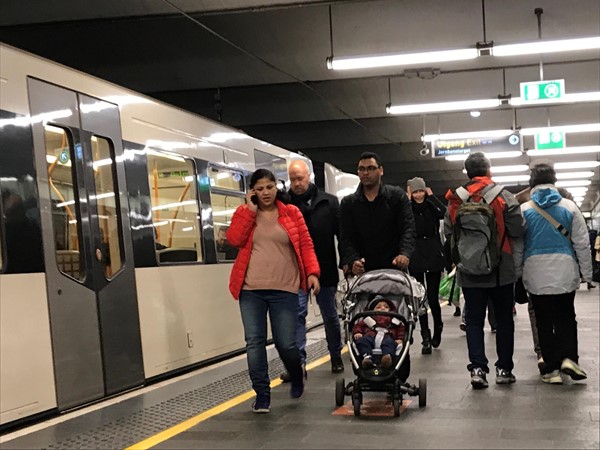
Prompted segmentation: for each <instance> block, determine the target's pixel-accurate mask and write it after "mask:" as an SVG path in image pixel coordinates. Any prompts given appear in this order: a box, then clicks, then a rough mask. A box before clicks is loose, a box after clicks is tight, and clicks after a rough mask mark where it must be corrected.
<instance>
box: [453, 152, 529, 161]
mask: <svg viewBox="0 0 600 450" xmlns="http://www.w3.org/2000/svg"><path fill="white" fill-rule="evenodd" d="M484 153H485V152H484ZM522 154H523V153H521V152H520V151H518V150H512V151H509V152H490V153H485V156H486V157H487V158H488V159H498V158H516V157H518V156H521V155H522ZM468 156H469V154H464V155H450V156H446V161H464V160H465V159H467V157H468Z"/></svg>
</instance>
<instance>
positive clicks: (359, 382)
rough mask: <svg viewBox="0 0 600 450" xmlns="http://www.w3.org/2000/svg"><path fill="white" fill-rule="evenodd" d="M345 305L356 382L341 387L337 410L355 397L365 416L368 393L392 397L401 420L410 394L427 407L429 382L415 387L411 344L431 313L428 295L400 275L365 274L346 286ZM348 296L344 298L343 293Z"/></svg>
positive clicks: (356, 406)
mask: <svg viewBox="0 0 600 450" xmlns="http://www.w3.org/2000/svg"><path fill="white" fill-rule="evenodd" d="M340 289H341V291H340V292H343V293H344V295H343V298H342V299H341V305H342V307H343V316H342V317H343V318H344V332H345V336H346V342H347V343H348V349H349V350H350V351H349V354H350V359H351V361H352V370H353V371H354V373H355V375H356V376H357V378H356V379H355V380H354V381H351V382H350V383H348V384H346V382H345V380H344V379H343V378H338V379H337V381H336V404H337V405H338V406H342V405H343V404H344V397H345V396H346V395H349V396H351V397H352V404H353V406H354V414H355V415H356V416H358V415H360V407H361V404H362V402H363V393H364V392H387V394H388V398H390V399H391V400H392V403H393V407H394V415H395V416H398V415H399V414H400V405H401V404H402V397H403V395H405V394H408V395H414V396H419V406H420V407H423V406H425V405H426V401H427V380H425V379H424V378H421V379H419V385H418V386H415V385H412V384H409V383H407V382H406V380H407V379H408V376H409V374H410V355H409V349H410V343H411V338H412V334H413V331H414V328H415V324H416V322H417V321H418V316H419V315H420V314H423V313H424V312H425V311H427V307H426V302H427V299H426V295H425V289H424V288H423V286H422V285H421V284H419V283H418V282H417V281H416V280H415V279H414V278H413V277H411V276H410V275H408V273H406V272H403V271H400V270H396V269H381V270H373V271H370V272H366V273H364V274H363V275H361V276H360V277H358V278H356V279H354V280H351V281H347V284H346V289H343V285H342V286H340ZM344 291H345V292H344Z"/></svg>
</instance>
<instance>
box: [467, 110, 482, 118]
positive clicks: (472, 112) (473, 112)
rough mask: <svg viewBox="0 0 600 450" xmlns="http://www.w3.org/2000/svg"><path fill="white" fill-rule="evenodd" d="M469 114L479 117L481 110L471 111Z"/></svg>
mask: <svg viewBox="0 0 600 450" xmlns="http://www.w3.org/2000/svg"><path fill="white" fill-rule="evenodd" d="M469 114H471V117H479V116H481V112H480V111H471V112H470V113H469Z"/></svg>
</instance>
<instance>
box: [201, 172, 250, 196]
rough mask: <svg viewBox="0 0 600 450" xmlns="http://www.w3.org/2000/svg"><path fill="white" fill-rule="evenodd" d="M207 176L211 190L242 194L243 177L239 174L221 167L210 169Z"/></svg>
mask: <svg viewBox="0 0 600 450" xmlns="http://www.w3.org/2000/svg"><path fill="white" fill-rule="evenodd" d="M208 174H209V177H210V187H211V188H213V189H214V188H217V189H226V190H228V191H236V192H244V175H243V174H242V173H241V172H238V171H235V170H231V169H225V168H221V167H210V168H209V170H208Z"/></svg>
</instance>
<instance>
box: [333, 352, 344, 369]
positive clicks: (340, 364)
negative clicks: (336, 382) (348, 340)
mask: <svg viewBox="0 0 600 450" xmlns="http://www.w3.org/2000/svg"><path fill="white" fill-rule="evenodd" d="M343 371H344V361H342V357H341V356H332V357H331V373H342V372H343Z"/></svg>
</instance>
